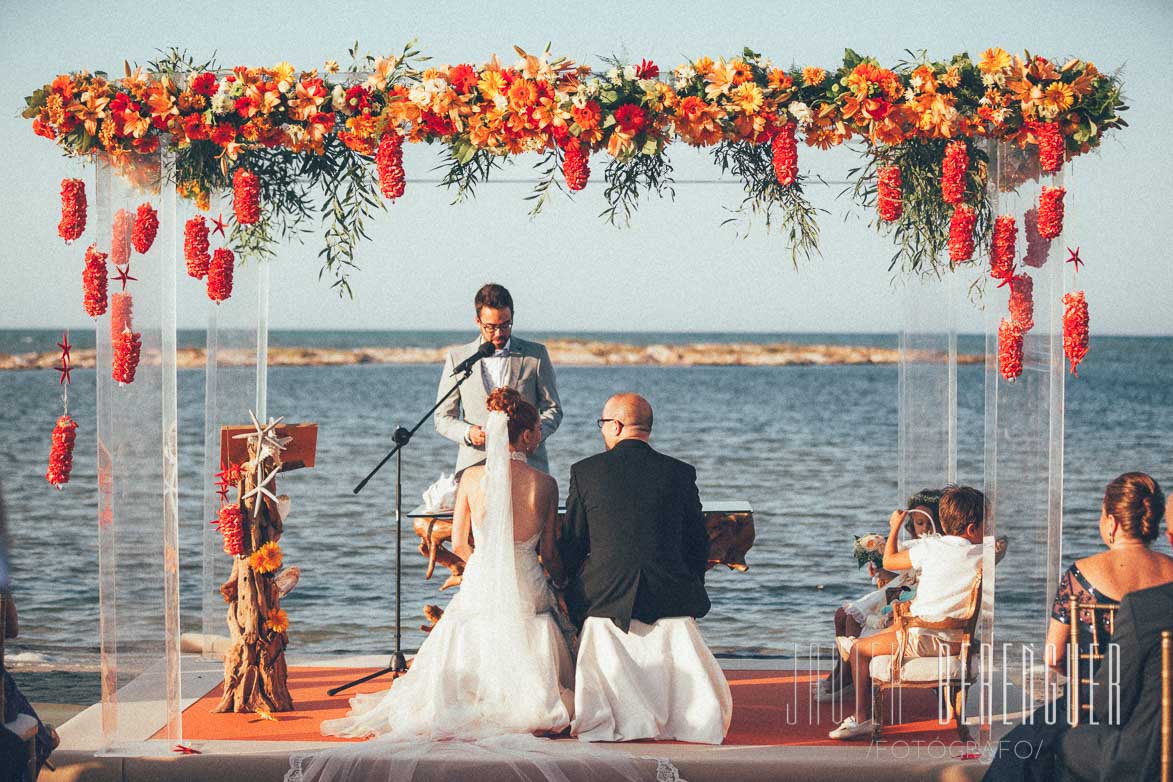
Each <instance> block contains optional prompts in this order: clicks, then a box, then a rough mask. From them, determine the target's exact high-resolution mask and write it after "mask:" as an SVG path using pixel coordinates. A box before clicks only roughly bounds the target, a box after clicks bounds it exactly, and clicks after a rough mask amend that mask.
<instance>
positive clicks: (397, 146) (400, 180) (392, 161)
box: [375, 130, 407, 200]
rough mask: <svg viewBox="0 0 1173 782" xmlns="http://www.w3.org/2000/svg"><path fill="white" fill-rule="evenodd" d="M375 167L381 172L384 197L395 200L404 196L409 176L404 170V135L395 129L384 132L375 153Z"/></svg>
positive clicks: (380, 178)
mask: <svg viewBox="0 0 1173 782" xmlns="http://www.w3.org/2000/svg"><path fill="white" fill-rule="evenodd" d="M375 168H376V169H377V170H378V172H379V188H380V189H381V190H382V191H383V197H384V198H390V199H391V200H395V199H396V198H399V197H400V196H402V195H403V192H404V191H405V190H406V189H407V177H406V175H405V174H404V172H403V136H401V135H399V134H398V133H396V132H395V131H394V130H389V131H387V132H386V133H384V134H383V138H381V139H379V150H378V151H377V152H376V153H375Z"/></svg>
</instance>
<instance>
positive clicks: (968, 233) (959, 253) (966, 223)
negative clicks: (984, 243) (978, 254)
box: [949, 204, 977, 263]
mask: <svg viewBox="0 0 1173 782" xmlns="http://www.w3.org/2000/svg"><path fill="white" fill-rule="evenodd" d="M976 222H977V215H976V214H974V211H973V207H970V206H965V205H964V204H962V205H961V206H958V207H957V208H955V209H954V210H953V217H952V219H950V220H949V260H950V261H952V262H953V263H963V262H965V261H968V260H969V259H971V258H973V227H974V224H975V223H976Z"/></svg>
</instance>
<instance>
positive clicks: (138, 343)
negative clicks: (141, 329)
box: [110, 328, 143, 385]
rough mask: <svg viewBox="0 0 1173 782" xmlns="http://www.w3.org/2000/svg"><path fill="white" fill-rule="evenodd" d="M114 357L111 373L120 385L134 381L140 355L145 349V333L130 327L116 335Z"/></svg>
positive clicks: (111, 362)
mask: <svg viewBox="0 0 1173 782" xmlns="http://www.w3.org/2000/svg"><path fill="white" fill-rule="evenodd" d="M113 347H114V357H113V358H112V359H111V361H110V369H111V371H110V375H111V376H112V377H113V378H114V380H115V381H116V382H118V383H119V384H120V385H126V384H128V383H133V382H134V373H135V370H137V369H138V360H139V356H140V355H141V354H142V349H143V335H142V334H140V333H138V332H137V331H131V330H130V329H129V328H127V329H123V330H122V333H120V334H118V335H117V336H116V337H114V345H113Z"/></svg>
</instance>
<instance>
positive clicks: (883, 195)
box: [876, 166, 904, 223]
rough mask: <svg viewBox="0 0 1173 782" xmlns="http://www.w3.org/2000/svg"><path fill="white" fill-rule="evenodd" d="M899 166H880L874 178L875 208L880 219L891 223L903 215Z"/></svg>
mask: <svg viewBox="0 0 1173 782" xmlns="http://www.w3.org/2000/svg"><path fill="white" fill-rule="evenodd" d="M902 187H903V182H902V180H901V175H900V166H882V167H881V168H880V169H879V171H878V172H877V176H876V206H877V207H878V208H879V211H880V219H881V220H883V221H884V222H885V223H891V222H893V221H895V220H898V219H900V215H902V214H904V201H903V195H902V192H901V189H902Z"/></svg>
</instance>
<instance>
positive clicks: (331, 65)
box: [326, 60, 338, 73]
mask: <svg viewBox="0 0 1173 782" xmlns="http://www.w3.org/2000/svg"><path fill="white" fill-rule="evenodd" d="M326 73H338V61H337V60H326Z"/></svg>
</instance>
